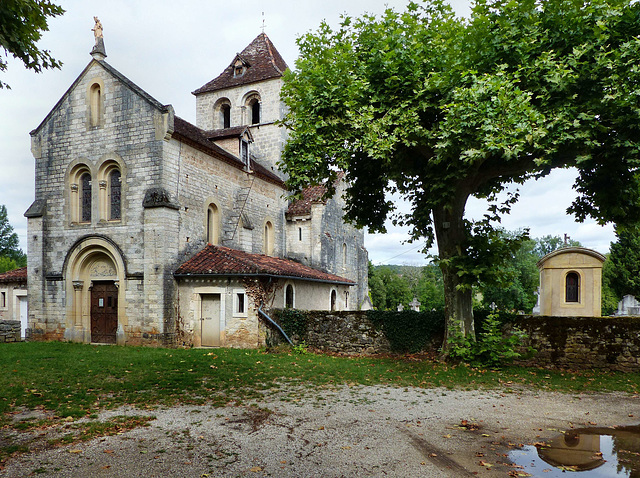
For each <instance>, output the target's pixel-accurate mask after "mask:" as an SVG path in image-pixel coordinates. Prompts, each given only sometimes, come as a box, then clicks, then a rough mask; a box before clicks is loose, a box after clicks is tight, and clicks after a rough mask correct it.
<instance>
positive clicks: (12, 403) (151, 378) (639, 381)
mask: <svg viewBox="0 0 640 478" xmlns="http://www.w3.org/2000/svg"><path fill="white" fill-rule="evenodd" d="M0 371H1V372H0V417H2V416H3V415H4V414H6V413H8V412H11V411H12V410H15V409H16V407H23V408H27V409H36V408H45V409H47V410H50V411H53V412H55V414H56V415H57V416H58V417H61V418H66V417H73V418H79V417H84V416H87V415H91V414H92V413H95V412H96V411H98V410H100V409H104V408H113V407H117V406H120V405H125V404H133V405H136V406H140V407H145V406H156V405H160V404H166V405H171V404H175V403H178V402H180V403H183V404H189V403H210V404H212V405H223V404H226V403H229V402H234V401H235V402H242V401H243V400H247V399H255V398H259V397H261V396H263V394H269V393H282V392H285V394H286V393H288V391H289V389H290V386H291V384H298V385H303V387H295V391H292V392H290V393H291V397H295V398H301V396H302V398H304V396H305V394H306V395H308V394H313V390H314V388H315V387H321V386H332V385H342V384H364V385H379V384H382V385H391V386H394V387H422V388H433V387H446V388H457V389H500V390H503V391H509V390H512V389H514V388H521V387H527V388H533V389H539V390H555V391H563V392H582V391H621V392H627V393H637V392H638V390H639V388H640V374H636V373H633V374H632V373H628V374H624V373H615V372H601V371H581V372H568V371H549V370H544V369H532V368H518V367H511V368H505V369H502V370H499V371H495V370H483V369H477V368H469V367H466V366H452V365H447V364H442V363H436V362H433V361H429V360H426V359H420V358H416V357H411V356H409V357H394V358H361V357H357V358H346V357H333V356H328V355H316V354H312V353H305V354H296V353H293V352H281V353H269V352H265V351H263V350H239V349H156V348H143V347H118V346H95V345H84V344H72V343H60V342H29V343H13V344H0ZM296 394H297V395H296ZM292 399H293V398H292ZM0 420H2V418H0Z"/></svg>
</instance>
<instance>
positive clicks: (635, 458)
mask: <svg viewBox="0 0 640 478" xmlns="http://www.w3.org/2000/svg"><path fill="white" fill-rule="evenodd" d="M509 459H510V460H511V461H513V462H514V463H516V464H518V465H521V466H522V470H523V471H524V472H527V473H529V474H531V475H533V476H539V475H544V476H545V477H548V478H561V477H562V478H564V477H566V476H567V475H566V472H573V473H574V474H575V475H576V476H589V477H594V478H596V477H602V478H605V477H616V476H640V427H638V426H626V427H620V426H612V427H607V428H603V427H588V428H571V429H569V430H564V431H563V432H562V433H560V434H558V435H556V436H555V437H553V438H552V439H551V440H549V441H548V442H546V443H538V444H536V445H528V446H525V447H523V448H522V449H520V450H514V451H512V452H510V453H509ZM563 473H564V474H563Z"/></svg>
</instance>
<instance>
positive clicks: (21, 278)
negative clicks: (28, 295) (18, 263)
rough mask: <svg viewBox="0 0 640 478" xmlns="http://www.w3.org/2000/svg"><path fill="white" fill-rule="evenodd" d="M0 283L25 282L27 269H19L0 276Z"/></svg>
mask: <svg viewBox="0 0 640 478" xmlns="http://www.w3.org/2000/svg"><path fill="white" fill-rule="evenodd" d="M0 282H2V283H6V282H27V268H26V267H20V268H19V269H13V270H12V271H7V272H4V273H2V274H0Z"/></svg>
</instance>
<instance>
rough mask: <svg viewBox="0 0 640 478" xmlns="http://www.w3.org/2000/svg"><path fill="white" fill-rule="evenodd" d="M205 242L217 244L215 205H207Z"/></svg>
mask: <svg viewBox="0 0 640 478" xmlns="http://www.w3.org/2000/svg"><path fill="white" fill-rule="evenodd" d="M207 242H208V243H209V244H217V243H218V207H217V206H216V205H215V204H209V207H208V208H207Z"/></svg>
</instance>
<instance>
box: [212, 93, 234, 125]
mask: <svg viewBox="0 0 640 478" xmlns="http://www.w3.org/2000/svg"><path fill="white" fill-rule="evenodd" d="M213 115H214V122H213V128H214V129H226V128H231V101H229V98H226V97H223V98H219V99H218V100H217V101H216V102H215V104H214V106H213Z"/></svg>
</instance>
